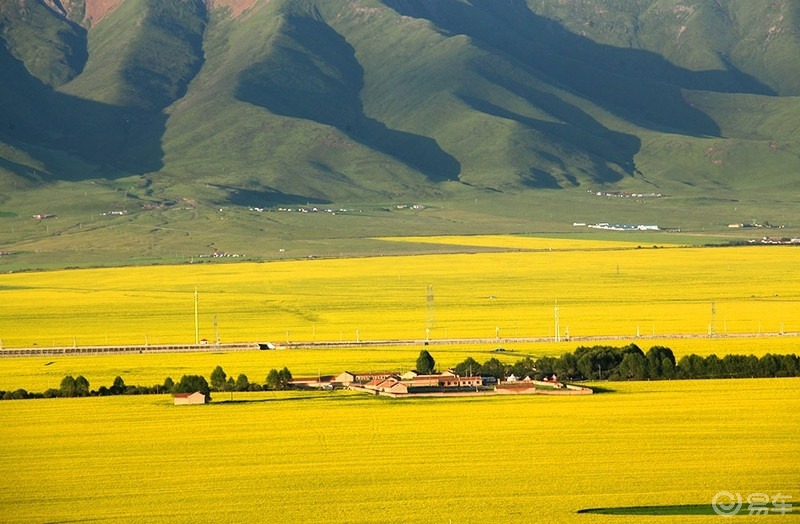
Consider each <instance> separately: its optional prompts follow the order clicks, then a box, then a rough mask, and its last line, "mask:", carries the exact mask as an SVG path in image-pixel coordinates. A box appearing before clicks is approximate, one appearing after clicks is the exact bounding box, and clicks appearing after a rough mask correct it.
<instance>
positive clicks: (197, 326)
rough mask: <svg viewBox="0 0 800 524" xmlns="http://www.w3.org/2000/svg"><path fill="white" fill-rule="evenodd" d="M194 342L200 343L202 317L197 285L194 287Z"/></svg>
mask: <svg viewBox="0 0 800 524" xmlns="http://www.w3.org/2000/svg"><path fill="white" fill-rule="evenodd" d="M194 343H195V344H200V317H199V316H198V310H197V286H195V287H194Z"/></svg>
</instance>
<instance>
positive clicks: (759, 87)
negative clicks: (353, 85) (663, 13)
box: [383, 0, 775, 136]
mask: <svg viewBox="0 0 800 524" xmlns="http://www.w3.org/2000/svg"><path fill="white" fill-rule="evenodd" d="M383 2H384V4H386V5H387V6H389V7H390V8H392V9H394V10H395V11H396V12H398V13H399V14H401V15H405V16H410V17H414V18H421V19H426V20H429V21H430V22H432V23H433V24H435V25H436V26H437V27H438V28H439V29H440V30H441V31H442V32H443V33H444V34H447V35H453V34H463V35H467V36H469V37H470V38H472V39H473V41H474V43H475V44H476V45H478V46H479V47H482V48H483V49H485V50H486V51H487V52H489V53H492V54H498V53H500V54H502V55H505V56H510V57H512V58H513V59H514V60H515V61H516V62H517V63H518V64H520V65H523V66H524V67H525V68H526V69H527V70H528V71H529V72H531V73H532V74H536V73H537V72H538V73H539V75H538V76H539V77H540V78H541V76H542V73H543V74H544V75H546V77H549V78H550V79H552V80H555V81H556V83H557V84H560V85H562V86H566V87H567V88H568V89H570V90H572V91H574V92H576V93H579V94H580V95H581V96H583V97H585V98H587V99H589V100H592V101H594V102H595V103H598V104H599V105H601V106H602V107H604V108H606V109H607V110H609V111H611V112H614V113H616V114H621V115H623V116H624V117H625V118H627V119H628V120H630V121H632V122H635V123H636V124H637V125H640V126H642V127H647V128H651V129H657V130H664V129H670V130H677V131H680V132H682V133H685V134H688V135H694V136H719V134H720V129H719V126H718V125H717V124H716V123H715V122H714V120H713V119H711V118H710V117H709V116H708V115H706V114H705V113H703V112H702V111H699V110H697V109H695V108H694V107H692V105H691V104H689V103H688V102H687V101H686V100H684V98H683V96H682V93H681V90H682V89H700V90H707V91H717V92H726V93H728V92H729V93H754V94H762V95H774V94H775V93H774V91H773V90H772V89H770V88H769V87H767V86H765V85H764V84H762V83H760V82H759V81H758V80H757V79H755V78H753V77H751V76H749V75H747V74H745V73H743V72H741V71H739V70H737V69H735V68H734V67H733V66H732V65H730V64H729V66H728V67H729V68H728V70H727V71H691V70H688V69H685V68H681V67H678V66H676V65H674V64H671V63H670V62H668V61H667V60H666V59H665V58H663V57H662V56H660V55H658V54H657V53H653V52H651V51H646V50H641V49H625V48H619V47H614V46H609V45H605V44H599V43H597V42H594V41H592V40H591V39H589V38H586V37H583V36H580V35H577V34H575V33H572V32H570V31H568V30H567V29H566V28H564V26H563V25H562V24H560V23H559V22H557V21H554V20H551V19H548V18H545V17H542V16H539V15H537V14H535V13H533V12H532V11H531V10H530V8H529V7H528V6H527V5H526V3H525V2H524V0H472V1H471V2H469V3H467V2H461V1H459V0H438V1H437V2H435V3H433V2H429V1H426V0H383Z"/></svg>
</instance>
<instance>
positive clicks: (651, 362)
mask: <svg viewBox="0 0 800 524" xmlns="http://www.w3.org/2000/svg"><path fill="white" fill-rule="evenodd" d="M646 356H647V376H649V377H650V378H667V377H665V376H664V373H665V372H666V371H665V367H664V360H665V359H666V360H669V361H670V366H669V367H670V368H671V370H672V371H674V370H675V355H674V354H673V353H672V350H671V349H670V348H668V347H664V346H653V347H651V348H650V349H649V350H648V351H647V355H646ZM670 378H671V377H670Z"/></svg>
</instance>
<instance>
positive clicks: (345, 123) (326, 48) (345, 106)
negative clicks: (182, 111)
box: [236, 15, 461, 182]
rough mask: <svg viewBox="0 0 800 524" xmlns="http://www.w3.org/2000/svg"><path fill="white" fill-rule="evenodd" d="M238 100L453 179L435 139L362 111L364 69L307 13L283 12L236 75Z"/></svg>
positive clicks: (454, 167) (436, 177)
mask: <svg viewBox="0 0 800 524" xmlns="http://www.w3.org/2000/svg"><path fill="white" fill-rule="evenodd" d="M238 81H239V83H238V88H237V92H236V96H237V98H238V99H239V100H242V101H244V102H248V103H251V104H254V105H258V106H261V107H264V108H266V109H267V110H269V111H270V112H272V113H274V114H276V115H281V116H286V117H292V118H302V119H306V120H311V121H314V122H317V123H320V124H324V125H329V126H333V127H336V128H337V129H338V130H340V131H341V132H342V133H344V134H346V135H347V136H348V137H349V138H351V139H352V140H354V141H356V142H358V143H360V144H363V145H365V146H367V147H370V148H372V149H374V150H376V151H378V152H380V153H383V154H385V155H388V156H390V157H392V158H395V159H396V160H398V161H400V162H402V163H404V164H406V165H408V166H409V167H411V168H413V169H416V170H417V171H419V172H421V173H422V174H424V175H425V176H426V177H427V178H428V179H429V180H431V181H434V182H440V181H445V180H456V179H458V175H459V173H460V172H461V164H460V163H459V162H458V161H457V160H456V159H455V157H453V156H452V155H450V154H448V153H446V152H445V151H444V150H442V149H441V148H440V147H439V145H438V144H437V142H436V140H434V139H432V138H430V137H427V136H422V135H417V134H413V133H409V132H405V131H399V130H395V129H390V128H389V127H387V126H386V125H385V124H384V123H382V122H380V121H378V120H376V119H374V118H370V117H368V116H367V115H366V114H365V113H364V107H363V104H362V103H361V99H360V93H361V90H362V89H363V87H364V70H363V68H362V67H361V65H360V64H359V63H358V61H357V60H356V57H355V51H354V49H353V48H352V46H351V45H350V44H349V43H347V41H346V40H345V39H344V38H343V37H342V36H341V35H339V34H338V33H337V32H336V31H334V30H333V29H332V28H331V27H330V26H328V25H327V24H325V23H323V22H321V21H319V20H316V19H314V18H312V17H311V16H310V15H287V18H286V20H285V24H284V28H283V29H282V33H281V34H280V35H279V36H278V38H277V40H276V42H275V44H274V46H273V49H272V51H271V53H270V55H269V56H267V57H266V59H265V60H263V61H261V62H259V63H257V64H254V65H253V66H251V67H249V68H248V69H245V70H244V71H242V72H241V73H240V74H239V78H238Z"/></svg>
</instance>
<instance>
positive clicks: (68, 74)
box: [0, 0, 800, 248]
mask: <svg viewBox="0 0 800 524" xmlns="http://www.w3.org/2000/svg"><path fill="white" fill-rule="evenodd" d="M799 28H800V4H797V3H796V2H793V1H791V0H775V1H773V2H769V3H762V2H751V1H747V0H727V1H723V0H632V1H630V2H619V1H616V0H578V1H575V2H550V1H544V0H527V1H525V0H469V1H465V0H437V1H435V2H434V1H430V0H269V1H268V0H207V1H203V0H187V1H185V2H173V1H170V0H114V1H108V0H103V1H101V0H70V1H68V2H56V1H53V0H14V1H11V2H3V3H2V4H0V40H1V41H0V195H1V196H0V220H2V219H3V218H2V217H3V216H5V217H6V219H7V220H22V218H21V217H24V216H29V215H30V214H34V213H35V212H38V211H39V210H41V208H42V207H43V204H44V205H51V203H52V202H56V201H60V202H64V203H63V204H61V205H60V207H63V208H64V209H73V210H75V212H76V213H77V214H76V215H75V216H72V217H71V218H70V219H69V220H70V224H69V225H68V226H66V225H65V226H64V227H67V228H68V230H69V231H70V235H75V238H81V239H87V240H86V242H87V245H92V246H95V248H96V247H97V246H102V245H104V244H105V243H106V242H107V237H106V236H104V235H107V234H108V231H109V230H108V229H107V228H106V226H105V225H104V224H103V223H95V222H94V221H95V219H94V218H93V217H94V216H95V215H97V214H100V213H102V212H104V210H108V209H109V208H110V207H119V206H120V200H119V194H120V192H122V194H123V195H124V197H123V199H122V201H121V204H122V207H125V208H126V212H128V211H129V212H130V214H129V215H126V216H125V217H123V218H119V219H117V220H118V221H121V222H123V223H127V224H130V223H133V222H136V221H141V220H144V221H145V222H146V224H147V225H144V226H143V227H141V228H139V229H140V231H138V230H136V231H138V232H136V233H131V235H132V238H134V237H135V238H139V237H141V238H147V236H148V235H152V234H153V231H156V229H153V226H154V224H157V225H158V226H157V227H158V228H162V229H157V230H158V231H166V230H167V229H168V228H173V229H174V230H178V229H181V228H184V229H185V230H187V231H190V230H192V227H191V226H190V225H188V224H190V223H189V222H185V221H184V219H186V217H182V216H181V217H179V216H178V215H177V214H176V210H177V207H176V206H178V204H179V203H181V202H191V205H190V206H189V207H191V208H192V209H193V210H194V211H193V213H192V217H195V218H197V217H199V216H201V215H202V214H203V213H201V212H200V211H199V210H201V209H204V210H206V211H204V212H208V213H210V212H211V211H212V210H214V209H220V208H221V206H222V207H224V206H233V207H234V208H235V207H237V206H242V208H243V209H246V208H247V207H248V206H256V207H269V206H282V205H287V204H298V203H301V204H302V203H309V204H318V205H321V204H331V205H333V204H345V203H350V204H358V205H361V206H367V207H369V206H373V205H378V206H384V205H385V203H387V202H397V201H413V200H416V201H427V202H433V203H435V204H436V206H438V207H440V208H441V209H442V210H443V211H442V212H443V213H445V214H444V215H442V216H438V217H436V219H434V220H433V221H432V222H431V221H426V220H422V221H421V222H417V221H416V219H414V220H411V221H410V222H407V221H406V219H408V217H405V218H403V220H401V221H399V222H397V223H396V226H397V228H396V231H397V232H403V231H408V230H410V231H419V230H420V228H421V229H422V231H423V232H425V231H430V232H434V231H442V230H454V231H465V232H477V231H478V230H480V231H492V230H528V229H530V228H533V229H537V228H540V227H544V229H548V228H552V225H543V224H552V223H558V222H566V221H569V220H572V219H575V220H582V219H583V217H579V216H577V215H575V210H576V209H584V210H586V211H587V215H596V216H597V217H598V218H597V219H603V218H606V217H607V219H614V217H611V216H608V214H609V212H615V213H618V215H619V216H620V218H624V217H633V216H636V214H637V213H638V214H641V213H644V216H646V217H647V218H648V219H650V220H653V221H659V222H664V221H665V220H669V219H670V217H672V216H674V215H675V213H676V212H677V213H679V214H680V216H682V217H685V219H686V220H687V221H689V222H691V224H692V225H694V226H696V227H700V225H701V224H705V223H709V220H711V222H713V223H714V224H717V226H719V225H720V224H724V223H726V222H727V221H731V222H733V221H736V220H740V219H741V217H730V218H729V217H728V214H729V213H730V205H729V204H730V203H731V202H738V203H741V204H742V205H741V206H740V205H736V206H734V208H735V209H736V210H738V209H739V207H742V208H748V209H757V210H761V209H767V210H769V209H773V210H774V209H779V208H781V206H792V205H794V204H796V198H795V197H793V196H792V195H797V194H798V189H800V187H799V186H800V175H799V174H800V138H798V137H800V132H799V131H800V130H799V129H798V124H797V122H798V121H800V119H798V116H800V98H798V96H800V67H797V66H798V60H797V57H798V56H800V36H798V35H800V31H799V30H798V29H799ZM98 188H100V189H101V190H100V192H99V193H96V190H98ZM595 188H604V189H606V190H607V191H633V192H658V193H662V194H668V195H669V196H670V199H669V200H668V201H667V200H663V201H660V202H658V203H654V204H653V205H650V206H649V207H647V208H646V209H645V208H637V209H636V210H634V209H633V208H623V207H619V206H623V205H624V204H618V205H617V207H616V208H614V207H612V208H608V207H607V206H606V205H605V204H601V203H599V202H598V201H592V202H590V203H586V204H585V205H584V204H578V207H577V208H576V207H575V206H576V204H575V202H581V199H582V198H585V197H584V196H583V195H585V193H586V190H587V189H595ZM554 190H558V191H554ZM89 194H97V195H98V196H96V197H95V198H92V199H88V200H84V201H83V202H80V198H78V199H77V201H75V202H72V201H71V202H69V203H66V202H65V199H71V198H74V197H75V196H76V195H84V196H86V197H87V198H88V195H89ZM479 200H480V203H479ZM559 201H561V202H562V205H558V202H559ZM478 209H480V212H478V211H477V210H478ZM681 210H683V211H681ZM81 213H82V214H81ZM704 213H705V214H706V215H707V216H704ZM736 213H738V211H736ZM734 214H735V213H734ZM78 215H81V216H78ZM59 216H64V217H66V216H67V215H63V213H61V214H59ZM87 217H88V218H87ZM709 217H713V218H709ZM643 218H644V217H643ZM748 218H749V217H748ZM64 220H67V219H66V218H64ZM186 220H189V219H186ZM742 221H743V219H742ZM88 222H92V223H93V224H94V226H93V227H91V228H89V231H85V230H83V224H86V223H88ZM391 223H392V224H395V222H391ZM411 224H413V225H411ZM448 224H449V225H448ZM78 225H80V227H77V229H76V226H78ZM218 226H219V228H220V229H219V231H220V234H223V233H224V232H225V231H232V230H229V229H226V227H227V225H226V224H218ZM251 226H252V227H251ZM37 227H38V225H37ZM215 227H216V226H215ZM231 227H233V226H231ZM236 227H239V228H243V230H242V231H243V233H242V234H243V235H245V236H247V235H251V234H256V235H257V234H259V232H263V231H265V229H264V228H262V227H260V226H254V225H250V224H244V223H242V222H239V223H237V224H236ZM316 227H317V226H314V228H311V230H308V231H306V230H305V229H302V228H301V229H297V228H296V227H295V224H291V225H287V224H284V223H283V222H282V221H278V223H276V233H275V235H278V236H281V235H283V236H285V237H287V238H288V237H291V236H292V235H300V236H302V235H309V236H312V237H313V236H315V235H317V236H319V235H322V236H324V235H325V234H328V233H325V232H324V231H321V230H316V229H315V228H316ZM348 227H350V226H348ZM382 227H385V224H384V223H383V222H382V221H381V220H373V225H372V226H370V227H366V228H361V227H354V228H353V229H352V230H348V231H345V232H342V233H340V234H342V235H345V236H349V235H351V233H352V234H353V235H356V236H358V235H363V234H376V233H379V232H380V230H381V228H382ZM392 227H394V226H392ZM390 229H391V228H390ZM13 230H14V233H13V235H11V236H9V237H8V238H7V239H4V238H2V237H0V247H2V246H3V245H19V244H18V243H19V242H23V243H24V242H26V241H31V242H34V243H36V242H40V241H41V242H45V241H46V239H47V238H48V234H49V233H50V231H49V226H48V227H47V228H46V230H45V231H44V233H42V232H41V231H39V230H38V229H37V228H36V227H33V226H31V225H23V224H19V225H14V226H13ZM36 231H39V233H36V234H40V235H41V236H40V237H37V236H36V235H35V234H34V233H35V232H36ZM60 231H61V232H62V233H63V232H64V231H66V230H65V229H63V228H61V229H60ZM315 231H316V232H315ZM393 231H395V230H393ZM31 235H33V236H31ZM170 235H171V234H170ZM190 236H191V235H190ZM167 237H168V238H167ZM167 237H165V238H164V239H163V243H164V245H166V244H168V243H169V242H175V238H173V237H172V236H169V235H168V236H167ZM91 239H95V240H91ZM97 239H99V240H97ZM51 240H52V239H51Z"/></svg>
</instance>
